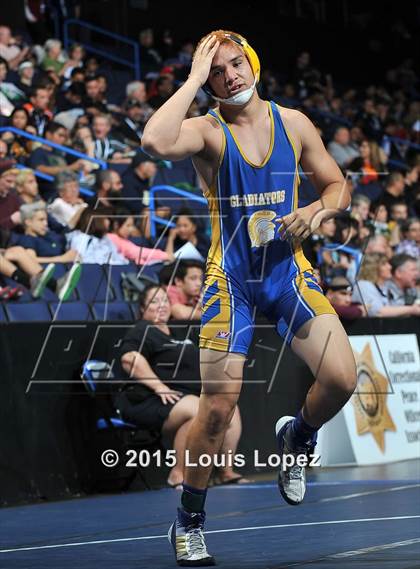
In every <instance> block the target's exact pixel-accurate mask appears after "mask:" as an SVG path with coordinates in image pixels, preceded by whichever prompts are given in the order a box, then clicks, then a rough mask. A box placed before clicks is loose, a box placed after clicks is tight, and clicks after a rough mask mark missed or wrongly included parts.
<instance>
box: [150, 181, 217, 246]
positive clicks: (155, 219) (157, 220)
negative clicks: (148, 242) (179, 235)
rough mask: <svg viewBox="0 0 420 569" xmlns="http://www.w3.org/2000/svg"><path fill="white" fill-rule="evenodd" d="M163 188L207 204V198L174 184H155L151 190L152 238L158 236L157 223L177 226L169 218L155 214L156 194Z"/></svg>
mask: <svg viewBox="0 0 420 569" xmlns="http://www.w3.org/2000/svg"><path fill="white" fill-rule="evenodd" d="M162 190H164V191H167V192H170V193H173V194H175V195H177V196H181V197H184V198H186V199H188V200H192V201H196V202H199V203H202V204H204V205H207V200H206V199H205V198H202V197H200V196H197V195H195V194H193V193H191V192H187V191H185V190H180V189H179V188H174V186H167V185H160V186H153V187H152V188H150V191H149V209H150V236H151V238H152V239H155V237H156V223H160V224H161V225H167V226H169V227H175V224H174V223H173V222H172V221H168V220H167V219H164V218H163V217H159V216H157V215H156V214H155V211H156V207H155V200H156V198H155V194H156V193H157V192H159V191H162Z"/></svg>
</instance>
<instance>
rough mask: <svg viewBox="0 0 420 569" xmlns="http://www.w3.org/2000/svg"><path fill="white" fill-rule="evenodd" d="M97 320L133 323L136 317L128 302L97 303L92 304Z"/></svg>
mask: <svg viewBox="0 0 420 569" xmlns="http://www.w3.org/2000/svg"><path fill="white" fill-rule="evenodd" d="M92 310H93V316H94V319H95V320H101V321H104V320H123V321H124V322H127V321H128V322H131V321H132V320H133V318H134V315H133V313H132V311H131V307H130V305H129V304H128V303H127V302H123V301H120V302H95V303H94V304H92Z"/></svg>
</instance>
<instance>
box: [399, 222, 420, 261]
mask: <svg viewBox="0 0 420 569" xmlns="http://www.w3.org/2000/svg"><path fill="white" fill-rule="evenodd" d="M401 232H402V236H403V240H402V241H401V242H400V243H399V245H397V248H396V249H395V252H396V253H397V255H399V254H401V253H404V254H406V255H410V256H411V257H414V259H420V221H419V220H418V219H417V218H416V217H412V218H410V219H407V220H406V221H404V223H403V224H402V225H401Z"/></svg>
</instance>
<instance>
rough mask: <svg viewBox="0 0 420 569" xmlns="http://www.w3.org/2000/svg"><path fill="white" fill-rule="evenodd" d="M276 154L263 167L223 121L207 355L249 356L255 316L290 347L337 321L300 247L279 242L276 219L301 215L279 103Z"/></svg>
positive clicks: (213, 191)
mask: <svg viewBox="0 0 420 569" xmlns="http://www.w3.org/2000/svg"><path fill="white" fill-rule="evenodd" d="M267 105H268V111H269V113H270V122H271V138H270V147H269V149H268V153H267V156H266V157H265V158H264V160H263V162H262V163H261V164H260V165H256V164H253V163H252V162H251V161H250V160H248V158H247V157H246V156H245V154H244V153H243V151H242V149H241V147H240V144H239V142H238V141H237V139H236V138H235V135H234V133H233V132H232V130H231V129H230V128H229V126H228V125H227V123H226V122H225V121H224V120H223V118H222V117H221V115H220V114H219V113H217V112H215V111H213V110H211V111H209V114H210V115H211V116H212V117H213V118H214V119H215V120H216V121H217V122H218V123H219V124H220V125H221V127H222V129H223V133H224V135H223V148H222V151H221V156H220V162H219V171H218V174H217V177H216V180H215V183H214V185H213V186H212V187H210V188H209V190H208V191H207V192H206V194H205V196H206V198H207V200H208V204H209V211H210V216H211V226H212V244H211V248H210V251H209V254H208V258H207V267H206V279H205V283H204V296H203V315H202V319H201V330H200V348H211V349H214V350H220V351H224V352H237V353H241V354H245V355H246V354H247V353H248V348H249V345H250V343H251V340H252V335H253V327H254V316H255V309H257V310H258V311H259V312H262V313H263V314H264V315H265V316H266V317H267V318H268V320H269V321H270V322H273V323H275V324H276V325H277V331H278V333H279V334H280V335H282V336H283V337H284V338H285V339H286V341H287V342H288V343H289V344H290V342H291V341H292V340H293V337H294V334H295V333H296V331H297V330H298V329H299V328H300V327H301V326H302V324H304V323H305V322H306V321H307V320H309V319H310V318H313V317H314V316H317V315H320V314H335V311H334V309H333V308H332V306H331V305H330V303H329V301H328V300H327V299H326V298H325V296H324V294H323V292H322V289H321V288H320V286H319V285H318V283H317V281H316V279H315V277H314V275H313V270H312V267H311V265H310V263H309V262H308V261H307V259H306V258H305V256H304V255H303V252H302V248H301V246H300V245H299V246H292V245H291V244H290V243H289V242H288V241H286V240H281V239H280V232H279V229H280V225H279V222H278V221H276V218H278V217H281V216H284V215H287V214H289V213H291V212H292V211H294V210H295V209H296V208H297V207H298V187H299V174H298V163H297V156H296V152H295V149H294V147H293V143H292V140H291V139H290V137H289V135H288V133H287V132H286V129H285V127H284V125H283V122H282V120H281V117H280V113H279V110H278V107H277V106H276V104H275V103H273V102H269V101H267Z"/></svg>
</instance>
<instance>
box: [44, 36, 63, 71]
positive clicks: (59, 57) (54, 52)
mask: <svg viewBox="0 0 420 569" xmlns="http://www.w3.org/2000/svg"><path fill="white" fill-rule="evenodd" d="M44 50H45V57H44V59H43V60H42V62H41V67H42V69H44V71H50V70H52V71H54V73H55V74H56V75H57V76H59V77H60V76H61V75H63V73H64V71H65V70H66V68H67V66H68V65H67V64H66V62H65V57H64V54H63V53H62V44H61V41H60V40H57V39H52V38H51V39H48V40H47V41H46V42H45V45H44Z"/></svg>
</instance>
